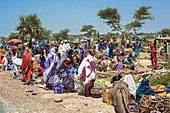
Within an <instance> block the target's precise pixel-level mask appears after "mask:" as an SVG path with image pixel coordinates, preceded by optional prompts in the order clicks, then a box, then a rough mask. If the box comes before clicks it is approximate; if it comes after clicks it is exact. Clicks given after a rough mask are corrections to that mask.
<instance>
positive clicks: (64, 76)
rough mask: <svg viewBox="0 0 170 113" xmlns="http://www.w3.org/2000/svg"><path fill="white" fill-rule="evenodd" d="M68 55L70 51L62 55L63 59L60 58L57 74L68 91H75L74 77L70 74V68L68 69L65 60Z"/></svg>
mask: <svg viewBox="0 0 170 113" xmlns="http://www.w3.org/2000/svg"><path fill="white" fill-rule="evenodd" d="M66 51H67V50H66ZM67 52H68V51H67ZM68 55H69V54H68V53H64V54H63V55H62V57H61V59H60V60H59V62H58V64H57V67H56V71H57V75H58V76H59V77H60V79H61V83H62V85H63V86H64V89H66V90H67V91H73V90H74V79H73V78H72V77H71V76H69V75H68V69H67V66H66V65H65V61H66V59H67V57H68Z"/></svg>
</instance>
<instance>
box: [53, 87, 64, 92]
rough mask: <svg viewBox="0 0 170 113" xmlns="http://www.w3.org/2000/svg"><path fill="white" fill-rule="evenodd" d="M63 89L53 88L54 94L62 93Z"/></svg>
mask: <svg viewBox="0 0 170 113" xmlns="http://www.w3.org/2000/svg"><path fill="white" fill-rule="evenodd" d="M62 92H63V89H62V88H61V87H54V93H62Z"/></svg>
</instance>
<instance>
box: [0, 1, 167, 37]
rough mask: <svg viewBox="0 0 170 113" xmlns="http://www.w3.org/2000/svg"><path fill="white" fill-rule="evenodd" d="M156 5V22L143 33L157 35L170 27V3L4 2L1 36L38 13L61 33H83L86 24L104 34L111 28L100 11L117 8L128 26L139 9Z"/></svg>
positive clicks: (0, 4) (52, 28) (1, 12)
mask: <svg viewBox="0 0 170 113" xmlns="http://www.w3.org/2000/svg"><path fill="white" fill-rule="evenodd" d="M143 5H147V6H148V5H149V6H152V9H151V10H150V11H151V12H152V14H153V15H154V17H155V19H154V21H147V22H146V24H145V25H144V27H143V28H142V29H141V31H142V32H157V31H159V30H161V29H163V28H170V14H169V12H170V0H0V8H1V9H0V18H1V19H0V36H8V35H9V34H10V32H15V27H16V26H17V25H18V18H19V16H21V15H26V14H30V13H36V14H37V15H38V16H39V17H40V18H41V20H42V24H43V26H44V27H46V28H48V29H50V30H52V31H53V32H58V31H60V30H62V29H64V28H69V29H70V30H71V32H70V34H80V29H81V28H82V26H83V25H86V24H92V25H94V26H95V29H97V30H98V31H100V33H107V32H109V31H111V29H110V28H109V27H108V26H107V25H106V24H105V23H103V22H104V20H102V19H100V18H99V17H98V16H97V13H98V12H99V10H101V9H104V8H107V7H112V8H117V9H118V11H119V13H120V14H121V16H122V20H121V22H122V23H123V24H126V23H128V22H130V21H131V20H132V14H133V12H134V10H136V9H137V8H138V7H139V6H143Z"/></svg>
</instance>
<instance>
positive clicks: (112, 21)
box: [97, 6, 153, 37]
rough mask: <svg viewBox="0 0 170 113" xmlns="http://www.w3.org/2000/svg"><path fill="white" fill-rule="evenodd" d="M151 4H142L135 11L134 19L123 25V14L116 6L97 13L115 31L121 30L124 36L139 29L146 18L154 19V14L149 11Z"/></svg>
mask: <svg viewBox="0 0 170 113" xmlns="http://www.w3.org/2000/svg"><path fill="white" fill-rule="evenodd" d="M150 8H151V7H150V6H141V7H139V9H137V10H135V11H134V14H133V17H132V18H133V21H132V22H130V23H127V24H126V25H121V23H120V21H121V15H120V14H119V12H118V10H117V9H116V8H110V7H107V8H106V9H103V10H100V11H99V12H98V14H97V16H99V17H100V18H101V19H105V20H106V21H105V23H106V24H107V25H108V26H110V27H111V28H112V29H113V31H119V32H121V33H122V35H123V37H124V36H125V33H127V32H130V31H132V30H133V31H134V33H135V34H136V30H139V29H140V28H141V27H143V25H144V24H145V21H146V20H151V19H153V17H152V14H151V13H150V12H149V9H150Z"/></svg>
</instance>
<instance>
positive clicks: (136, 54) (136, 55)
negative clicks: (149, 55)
mask: <svg viewBox="0 0 170 113" xmlns="http://www.w3.org/2000/svg"><path fill="white" fill-rule="evenodd" d="M134 46H135V57H138V56H139V46H138V43H137V42H136V43H135V44H134Z"/></svg>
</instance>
